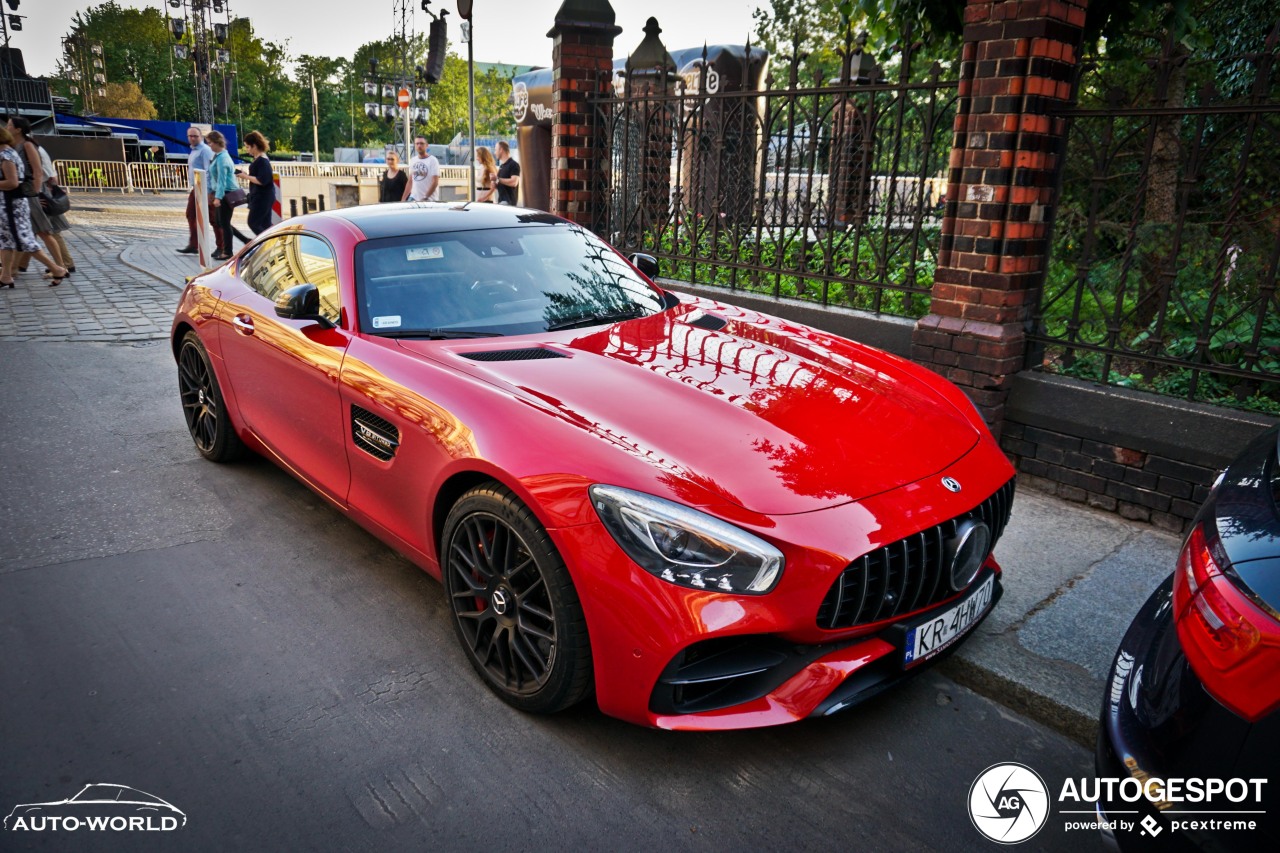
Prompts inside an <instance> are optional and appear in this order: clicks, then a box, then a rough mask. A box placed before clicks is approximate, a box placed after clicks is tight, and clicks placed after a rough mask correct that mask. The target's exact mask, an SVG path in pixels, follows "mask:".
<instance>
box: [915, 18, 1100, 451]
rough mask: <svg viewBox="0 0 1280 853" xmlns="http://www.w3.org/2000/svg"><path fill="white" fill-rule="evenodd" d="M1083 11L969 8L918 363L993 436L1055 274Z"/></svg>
mask: <svg viewBox="0 0 1280 853" xmlns="http://www.w3.org/2000/svg"><path fill="white" fill-rule="evenodd" d="M1087 6H1088V0H1031V2H1027V0H1021V1H1020V0H995V2H992V0H967V5H966V7H965V11H964V16H965V17H964V20H965V26H964V47H963V53H962V55H961V60H962V62H961V66H960V91H959V94H960V103H959V106H958V108H957V112H956V122H955V144H954V147H953V149H952V151H951V164H950V165H951V170H950V174H949V177H948V181H947V201H946V207H945V213H944V216H943V220H942V240H941V250H940V252H939V254H938V269H937V273H936V275H935V276H934V285H933V300H932V303H931V306H930V312H931V313H930V314H928V315H927V316H925V317H922V318H920V320H919V321H917V323H916V327H915V331H914V333H913V336H912V357H913V358H914V359H915V360H916V361H918V362H920V363H921V364H924V365H927V366H929V367H931V368H933V369H934V370H936V371H938V372H939V373H941V374H943V375H944V376H946V377H947V378H949V379H950V380H951V381H953V382H955V383H956V384H957V385H959V386H961V387H962V388H964V389H965V391H967V392H968V394H969V396H970V397H971V398H972V399H973V401H974V403H976V404H977V406H978V410H979V411H980V412H982V415H983V417H984V418H985V419H986V421H987V423H988V424H989V425H990V426H991V428H992V430H993V432H995V433H996V434H997V435H998V434H999V431H1000V425H1001V423H1002V421H1003V419H1004V404H1005V400H1006V399H1007V397H1008V395H1009V388H1010V387H1011V385H1012V382H1013V376H1014V374H1015V373H1017V372H1018V371H1019V370H1021V369H1022V367H1023V361H1024V351H1025V347H1026V329H1027V325H1026V324H1027V323H1028V322H1029V320H1030V317H1031V312H1032V309H1033V307H1034V300H1035V299H1037V298H1038V294H1039V288H1040V285H1041V283H1042V282H1043V280H1044V272H1045V269H1046V265H1047V263H1048V253H1049V242H1048V239H1049V225H1050V222H1051V221H1052V216H1053V209H1054V205H1055V204H1056V203H1057V198H1056V193H1055V187H1056V185H1057V175H1058V170H1059V169H1060V168H1061V158H1062V154H1063V152H1064V150H1065V143H1066V122H1065V120H1064V119H1063V118H1061V117H1057V116H1055V115H1054V112H1055V110H1058V109H1060V108H1062V107H1063V106H1065V105H1066V104H1067V103H1068V102H1069V100H1070V98H1071V94H1072V93H1071V80H1072V75H1073V72H1074V69H1075V65H1076V62H1077V61H1078V58H1079V53H1080V38H1081V28H1082V27H1083V26H1084V17H1085V9H1086V7H1087Z"/></svg>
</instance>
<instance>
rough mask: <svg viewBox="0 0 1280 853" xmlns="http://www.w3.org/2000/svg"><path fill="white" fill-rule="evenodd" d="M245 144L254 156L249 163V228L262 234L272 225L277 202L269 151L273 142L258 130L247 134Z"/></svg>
mask: <svg viewBox="0 0 1280 853" xmlns="http://www.w3.org/2000/svg"><path fill="white" fill-rule="evenodd" d="M244 145H245V147H246V148H248V149H249V153H250V154H251V155H252V156H253V162H252V163H250V164H249V230H250V231H252V232H253V233H254V234H261V233H262V232H263V231H266V230H267V229H268V228H270V227H271V209H272V207H274V205H275V203H276V182H275V176H274V174H273V173H272V171H271V161H270V160H269V159H267V152H268V151H270V150H271V143H270V142H268V141H267V138H266V137H265V136H263V135H262V134H261V133H259V132H258V131H256V130H251V131H249V133H248V134H246V135H245V138H244Z"/></svg>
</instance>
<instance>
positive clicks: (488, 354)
mask: <svg viewBox="0 0 1280 853" xmlns="http://www.w3.org/2000/svg"><path fill="white" fill-rule="evenodd" d="M458 354H459V355H461V356H462V357H463V358H469V359H471V360H472V361H536V360H537V359H540V358H568V357H569V356H567V355H565V354H564V353H559V352H556V351H555V350H552V349H543V348H542V347H526V348H524V349H486V350H480V351H478V352H463V353H458Z"/></svg>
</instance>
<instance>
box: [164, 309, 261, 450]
mask: <svg viewBox="0 0 1280 853" xmlns="http://www.w3.org/2000/svg"><path fill="white" fill-rule="evenodd" d="M178 393H179V395H180V396H181V399H182V416H183V417H184V418H185V419H186V421H187V431H188V432H190V433H191V440H192V441H194V442H195V445H196V450H197V451H199V453H200V455H201V456H203V457H204V458H205V459H208V460H209V461H210V462H233V461H235V460H236V459H239V458H240V457H242V456H243V455H244V451H245V447H244V442H242V441H241V440H240V436H238V435H236V429H235V425H234V424H232V423H231V413H230V412H228V411H227V406H226V404H225V403H224V402H223V399H222V389H221V388H219V387H218V377H217V376H216V375H214V372H213V366H212V365H211V364H210V363H209V353H208V352H206V351H205V348H204V344H203V343H201V341H200V336H199V335H197V334H196V333H195V332H194V331H191V332H187V333H186V334H185V335H183V336H182V344H181V345H180V346H179V347H178Z"/></svg>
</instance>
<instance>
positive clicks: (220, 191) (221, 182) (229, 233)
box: [204, 130, 249, 261]
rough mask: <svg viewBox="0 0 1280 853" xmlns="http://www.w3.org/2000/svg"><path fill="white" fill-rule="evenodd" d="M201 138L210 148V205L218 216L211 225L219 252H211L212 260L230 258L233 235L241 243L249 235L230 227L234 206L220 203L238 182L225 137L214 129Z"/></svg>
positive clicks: (245, 240)
mask: <svg viewBox="0 0 1280 853" xmlns="http://www.w3.org/2000/svg"><path fill="white" fill-rule="evenodd" d="M204 141H205V142H207V143H209V147H210V148H212V149H213V162H212V163H210V164H209V205H210V206H211V207H212V208H213V209H214V211H215V215H216V216H217V219H216V220H215V221H216V222H217V227H215V228H214V233H215V234H216V235H217V237H218V251H216V252H214V254H213V259H214V260H215V261H225V260H229V259H230V258H231V248H232V242H231V238H232V237H233V236H235V237H239V238H240V241H241V242H242V243H248V242H249V238H248V237H246V236H244V235H243V234H241V233H239V232H237V231H236V229H235V228H233V227H232V226H231V214H232V213H233V212H234V211H235V207H234V206H233V205H230V204H227V203H224V202H223V199H224V198H225V197H226V195H227V193H229V192H231V191H232V190H238V189H240V184H239V183H237V182H236V167H235V164H234V163H232V162H231V155H230V154H228V153H227V140H226V137H224V136H223V135H222V134H221V133H219V132H218V131H216V130H211V131H209V132H208V133H206V134H205V137H204Z"/></svg>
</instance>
